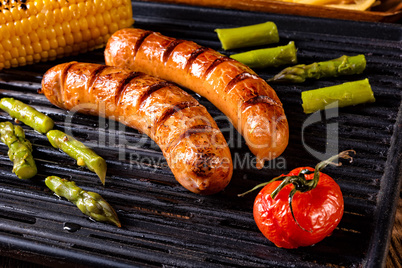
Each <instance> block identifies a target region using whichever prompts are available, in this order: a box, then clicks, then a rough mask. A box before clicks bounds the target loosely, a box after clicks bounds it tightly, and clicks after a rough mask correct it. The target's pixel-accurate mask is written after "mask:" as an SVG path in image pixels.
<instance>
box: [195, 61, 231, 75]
mask: <svg viewBox="0 0 402 268" xmlns="http://www.w3.org/2000/svg"><path fill="white" fill-rule="evenodd" d="M228 60H230V58H228V57H220V58H217V59H215V60H214V61H213V62H212V63H211V65H209V67H208V69H207V70H206V71H205V73H204V74H203V75H202V78H203V79H205V78H207V76H208V75H209V74H210V73H211V72H212V71H213V70H215V68H216V67H217V66H218V65H219V64H221V63H223V62H226V61H228Z"/></svg>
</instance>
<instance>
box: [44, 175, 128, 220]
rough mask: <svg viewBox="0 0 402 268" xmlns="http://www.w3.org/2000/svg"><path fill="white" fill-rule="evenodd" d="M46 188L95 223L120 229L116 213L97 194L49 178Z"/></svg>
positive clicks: (62, 180)
mask: <svg viewBox="0 0 402 268" xmlns="http://www.w3.org/2000/svg"><path fill="white" fill-rule="evenodd" d="M45 184H46V186H47V187H48V188H49V189H50V190H52V191H53V192H54V193H55V194H57V195H58V196H61V197H64V198H66V199H67V200H68V201H70V202H72V203H73V204H75V205H76V206H77V207H78V208H79V209H80V210H81V211H82V213H84V214H85V215H87V216H89V217H91V218H92V219H94V220H96V221H102V222H110V223H113V224H115V225H116V226H117V227H121V224H120V221H119V218H118V217H117V214H116V211H114V209H113V208H112V206H111V205H110V204H109V203H108V202H106V201H105V199H103V198H102V197H101V196H100V195H99V194H97V193H94V192H88V191H85V190H83V189H81V188H80V187H78V186H77V185H76V184H75V182H73V181H68V180H65V179H61V178H59V177H57V176H49V177H47V178H46V179H45Z"/></svg>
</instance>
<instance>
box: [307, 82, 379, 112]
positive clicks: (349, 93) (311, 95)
mask: <svg viewBox="0 0 402 268" xmlns="http://www.w3.org/2000/svg"><path fill="white" fill-rule="evenodd" d="M301 97H302V101H303V104H302V106H303V109H304V112H305V113H306V114H307V113H313V112H315V111H318V110H323V109H325V108H333V107H336V106H337V107H345V106H349V105H357V104H361V103H366V102H374V101H375V98H374V94H373V91H372V90H371V86H370V83H369V80H368V79H367V78H366V79H364V80H359V81H353V82H347V83H343V84H340V85H336V86H332V87H324V88H319V89H315V90H309V91H304V92H302V94H301Z"/></svg>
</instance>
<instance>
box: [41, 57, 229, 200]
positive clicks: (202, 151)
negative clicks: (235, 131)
mask: <svg viewBox="0 0 402 268" xmlns="http://www.w3.org/2000/svg"><path fill="white" fill-rule="evenodd" d="M41 92H42V93H43V94H45V96H46V97H47V98H48V99H49V101H50V102H51V103H53V104H54V105H56V106H58V107H60V108H63V109H67V110H74V111H77V112H82V113H86V114H91V115H100V116H104V117H108V118H112V119H115V120H117V121H119V122H121V123H123V124H125V125H127V126H130V127H133V128H135V129H137V130H139V131H141V132H143V133H145V134H147V135H148V136H149V137H150V138H152V139H153V140H154V141H155V142H156V143H157V144H158V145H159V147H160V148H161V150H162V152H163V155H164V156H165V158H166V160H167V163H168V165H169V167H170V169H171V171H172V173H173V174H174V176H175V178H176V179H177V181H178V182H179V183H180V184H181V185H183V186H184V187H185V188H187V189H188V190H190V191H192V192H194V193H200V194H214V193H217V192H219V191H221V190H222V189H223V188H225V187H226V186H227V184H228V183H229V181H230V179H231V176H232V170H233V167H232V159H231V155H230V150H229V148H228V145H227V143H226V141H225V138H224V137H223V135H222V133H221V132H220V130H219V128H218V126H217V125H216V123H215V121H214V120H213V119H212V117H211V115H210V114H209V113H208V112H207V110H206V109H205V107H204V106H202V105H200V104H199V103H198V102H197V100H195V99H194V98H193V97H192V96H190V95H189V94H188V93H186V92H184V91H183V90H182V89H180V88H178V87H177V86H175V85H173V84H172V83H169V82H166V81H164V80H161V79H159V78H156V77H152V76H150V75H146V74H144V73H140V72H132V71H130V70H128V69H121V68H117V67H110V66H104V65H99V64H90V63H77V62H70V63H65V64H60V65H57V66H55V67H53V68H51V69H50V70H48V71H47V72H46V74H45V75H44V77H43V80H42V89H41Z"/></svg>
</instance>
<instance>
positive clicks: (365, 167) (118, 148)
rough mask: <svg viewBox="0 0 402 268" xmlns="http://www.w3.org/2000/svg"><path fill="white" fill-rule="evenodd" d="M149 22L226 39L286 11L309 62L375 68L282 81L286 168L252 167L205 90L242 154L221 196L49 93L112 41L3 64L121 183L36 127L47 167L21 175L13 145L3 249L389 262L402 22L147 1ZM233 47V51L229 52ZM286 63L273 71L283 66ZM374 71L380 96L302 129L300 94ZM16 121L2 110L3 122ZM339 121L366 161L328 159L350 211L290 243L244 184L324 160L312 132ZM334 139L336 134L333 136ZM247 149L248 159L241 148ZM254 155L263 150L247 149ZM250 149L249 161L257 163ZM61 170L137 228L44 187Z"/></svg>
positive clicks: (138, 138) (59, 259)
mask: <svg viewBox="0 0 402 268" xmlns="http://www.w3.org/2000/svg"><path fill="white" fill-rule="evenodd" d="M133 7H134V8H133V10H134V18H135V19H136V27H139V28H146V29H150V30H156V31H160V32H162V33H163V34H165V35H170V36H174V37H180V38H182V39H190V40H194V41H196V42H198V43H200V44H202V45H205V46H210V47H212V48H215V49H218V50H219V47H220V45H219V42H218V40H217V38H216V35H215V33H214V32H213V29H215V28H217V27H231V26H240V25H245V24H252V23H258V22H263V21H266V20H271V21H274V22H275V23H276V24H277V26H278V28H279V31H280V37H281V42H280V43H281V44H286V43H288V41H290V40H294V41H295V43H296V45H297V47H298V55H299V62H306V63H307V62H313V61H316V60H326V59H328V58H334V57H337V56H341V55H342V54H350V55H352V54H359V53H364V54H365V55H366V58H367V61H368V67H367V69H366V71H365V73H364V74H362V75H356V76H353V77H342V78H336V79H325V80H320V81H309V82H307V83H305V84H303V85H297V86H296V85H275V86H274V88H275V89H276V91H277V93H278V95H279V97H280V98H281V100H282V102H283V103H284V106H285V110H286V113H287V116H288V119H289V122H290V128H291V137H290V145H289V147H288V149H287V150H286V151H285V153H284V155H283V157H282V159H284V160H285V164H286V165H285V166H280V165H279V164H280V163H278V162H275V163H273V162H272V163H270V164H271V165H272V166H274V168H268V167H267V168H264V169H263V170H256V169H255V168H252V167H248V166H247V164H248V163H250V161H251V160H252V155H251V154H250V152H249V151H248V150H247V149H246V146H245V144H244V142H243V140H242V139H241V138H239V136H238V135H237V134H235V135H232V136H231V135H229V131H225V129H227V128H229V127H230V124H229V123H228V121H227V119H225V117H223V116H222V114H221V113H220V112H219V111H217V110H216V108H214V107H213V106H212V105H211V104H210V103H209V102H208V101H206V100H205V99H204V98H200V97H199V96H195V97H196V98H197V99H199V100H200V102H201V103H202V104H204V105H205V106H206V107H207V108H208V109H209V111H210V113H211V115H212V116H213V117H215V118H217V122H218V124H219V126H220V127H221V129H222V130H223V133H224V135H225V136H226V138H227V140H228V142H229V144H230V145H231V147H232V153H233V157H234V161H235V164H236V167H237V168H236V170H235V173H234V176H233V179H232V182H231V184H230V185H229V187H228V188H227V189H225V191H223V192H222V193H220V194H217V195H214V196H208V197H204V196H198V195H195V194H192V193H190V192H188V191H187V190H185V189H184V188H182V187H181V186H180V185H179V184H178V183H177V182H176V181H175V180H174V178H173V176H172V174H171V172H170V170H169V168H168V167H167V165H166V161H165V160H164V158H163V157H162V155H161V152H160V150H159V149H158V148H157V146H156V145H155V143H153V142H152V141H150V140H149V139H148V138H147V137H145V136H143V135H141V134H140V133H138V132H137V131H135V130H132V129H128V128H126V127H125V126H122V125H120V124H117V123H115V122H113V121H109V120H105V119H99V118H97V117H91V116H84V115H77V114H71V113H68V112H66V111H63V110H60V109H58V108H56V107H54V106H52V105H51V104H50V103H49V102H48V101H47V100H46V98H45V97H44V96H43V95H38V94H37V93H36V90H37V89H39V88H40V81H41V78H42V75H43V73H44V72H45V71H46V70H47V69H49V68H50V67H51V66H53V65H55V64H57V63H60V62H63V61H68V60H78V61H84V62H98V63H103V54H102V53H103V51H102V50H96V51H93V52H90V53H87V54H84V55H79V56H76V57H71V58H70V59H62V60H59V61H58V62H48V63H40V64H36V65H35V67H34V68H33V66H27V67H23V68H18V69H9V70H3V71H2V72H0V87H1V88H2V90H0V96H1V97H5V96H9V97H15V98H17V99H20V100H22V101H24V102H27V103H30V104H32V105H33V106H34V107H35V108H37V109H38V110H39V111H43V112H45V113H47V114H49V115H50V116H51V117H52V118H53V119H54V120H55V122H56V126H57V128H60V129H62V130H65V131H72V132H73V134H74V135H75V136H77V137H79V138H80V139H82V140H84V141H85V142H86V143H87V144H88V145H90V146H92V147H93V148H94V150H95V151H96V152H98V153H99V154H100V155H102V156H104V158H105V159H106V160H107V162H108V176H107V184H106V185H107V187H106V188H103V187H102V186H101V184H100V182H99V180H98V179H97V177H96V176H95V175H94V174H93V173H91V172H89V171H87V170H85V169H80V168H78V167H77V166H76V165H75V163H74V161H72V160H71V159H69V158H68V157H66V156H65V155H64V154H63V153H61V152H59V151H56V150H54V149H53V148H51V147H50V145H49V143H48V142H47V140H46V137H45V136H43V135H40V134H38V133H35V132H34V131H32V130H31V129H29V128H28V127H26V126H23V128H24V130H25V131H26V135H27V137H28V138H29V139H30V140H31V141H32V143H33V144H34V147H35V149H34V155H35V158H36V160H37V164H38V169H39V174H38V176H36V177H35V178H34V179H33V180H30V181H22V180H18V179H16V177H15V176H14V175H13V174H12V173H11V169H12V164H11V163H10V161H9V160H8V157H7V147H6V146H5V145H4V144H1V145H0V177H1V181H0V246H1V248H0V250H1V252H2V254H6V255H12V256H14V257H17V258H21V259H29V260H30V261H33V262H38V263H42V264H46V265H51V266H59V265H62V264H63V265H65V266H69V267H71V265H75V266H88V265H92V266H95V265H96V266H101V267H105V266H110V267H124V266H149V267H153V266H155V267H160V266H164V267H225V266H228V267H296V266H297V267H321V266H331V267H337V266H347V267H362V266H364V267H378V266H379V265H382V264H383V262H384V259H385V255H386V252H387V246H388V238H389V232H390V230H391V224H392V222H393V215H394V211H395V201H396V198H397V194H398V190H397V189H399V188H398V186H399V183H400V178H401V173H400V172H401V168H400V167H401V163H400V159H401V148H402V142H401V140H402V137H401V135H402V134H401V133H402V129H401V123H402V115H401V113H402V109H401V92H402V80H401V76H402V63H401V60H402V45H401V40H402V28H401V26H400V25H392V24H377V23H361V22H352V21H337V20H326V19H317V18H307V17H305V18H303V17H290V16H286V15H272V14H263V13H252V12H240V11H233V10H218V9H208V8H193V7H186V6H177V5H165V4H157V3H151V2H137V1H133ZM221 52H223V51H221ZM277 71H278V69H267V70H263V71H261V72H259V74H260V75H261V76H262V77H263V78H268V77H271V76H272V75H273V74H274V73H276V72H277ZM365 77H368V78H369V79H370V83H371V85H372V87H373V90H374V93H375V96H376V99H377V101H376V103H374V104H370V105H360V106H356V107H349V108H344V109H341V110H340V111H339V115H338V116H336V117H334V118H328V119H327V120H323V121H320V122H318V123H316V124H313V125H311V126H308V127H306V128H305V129H303V131H302V125H303V122H305V120H306V118H307V117H308V116H307V115H304V114H303V112H302V109H301V105H300V102H301V101H300V92H301V91H303V90H307V89H312V88H318V87H323V86H328V85H333V84H339V83H342V82H346V81H348V80H358V79H363V78H365ZM4 120H11V118H10V117H8V116H7V115H6V114H5V113H4V112H0V121H4ZM328 124H338V129H339V138H340V139H339V149H340V150H345V149H355V150H356V151H357V152H358V155H357V157H356V158H355V161H354V162H353V164H346V165H344V166H342V167H341V168H331V167H328V169H327V170H326V171H327V173H329V174H331V175H332V176H333V177H334V178H335V179H336V180H337V182H338V183H339V184H340V186H341V188H342V191H343V193H344V198H345V210H346V211H345V215H344V218H343V219H342V222H341V223H340V225H339V227H338V228H337V229H336V230H335V232H334V234H333V235H332V236H331V237H328V238H326V239H325V240H324V241H322V242H320V243H319V244H318V245H316V246H313V247H307V248H301V249H298V250H285V249H280V248H276V247H275V246H274V245H273V244H272V243H270V242H269V241H268V240H266V239H265V238H264V237H263V236H262V234H260V232H259V231H258V229H257V227H256V226H255V223H254V220H253V217H252V203H253V199H254V197H255V194H250V195H249V196H246V197H244V198H238V197H237V196H236V195H237V194H238V193H241V192H243V191H245V190H247V189H250V188H251V187H253V186H255V185H256V184H257V183H260V182H263V181H267V180H268V179H269V178H272V177H274V176H277V175H279V174H281V173H282V172H286V171H288V170H290V169H292V168H294V167H297V166H301V165H303V166H304V165H311V166H313V165H315V163H316V162H317V160H316V159H315V158H314V157H313V156H311V155H310V154H309V153H308V152H307V151H306V148H305V147H304V146H303V144H302V140H301V134H302V132H303V133H304V137H305V142H306V144H308V146H310V147H312V148H315V149H317V150H323V148H324V146H325V144H326V142H327V139H326V130H327V125H328ZM331 139H332V138H331V137H330V140H329V142H330V143H331V141H333V140H331ZM239 155H241V156H242V157H243V158H239V157H237V156H239ZM247 157H249V158H247ZM244 158H246V159H248V160H249V161H244ZM50 174H54V175H59V176H62V177H70V178H72V179H74V180H75V181H76V182H77V184H78V185H80V186H81V187H83V188H85V189H87V190H91V191H95V192H98V193H100V194H101V195H102V196H103V197H104V198H105V199H106V200H108V201H109V202H110V203H111V204H112V205H113V206H114V207H115V208H116V209H117V212H118V214H119V217H120V219H121V222H122V225H123V227H122V228H120V229H118V228H115V227H114V226H111V225H107V224H102V223H97V222H92V221H90V220H88V219H87V218H86V217H85V216H83V215H82V214H81V212H79V211H78V209H76V208H74V206H73V205H72V204H70V203H69V202H67V201H65V200H59V199H57V198H56V197H55V196H54V195H52V194H51V193H50V192H49V190H46V189H45V188H46V187H44V183H43V180H44V178H45V177H46V176H47V175H50Z"/></svg>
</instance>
